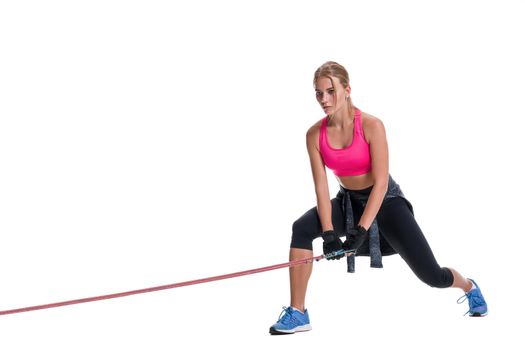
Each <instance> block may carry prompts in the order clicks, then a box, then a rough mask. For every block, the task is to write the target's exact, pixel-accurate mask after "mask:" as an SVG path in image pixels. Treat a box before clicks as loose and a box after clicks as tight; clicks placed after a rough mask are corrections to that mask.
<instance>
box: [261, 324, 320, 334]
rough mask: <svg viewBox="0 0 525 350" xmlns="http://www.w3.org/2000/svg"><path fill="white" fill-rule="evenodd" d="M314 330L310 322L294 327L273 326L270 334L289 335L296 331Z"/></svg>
mask: <svg viewBox="0 0 525 350" xmlns="http://www.w3.org/2000/svg"><path fill="white" fill-rule="evenodd" d="M311 330H312V326H310V325H309V324H307V325H304V326H298V327H295V328H294V329H290V330H288V329H282V330H280V329H275V328H273V327H271V328H270V334H271V335H288V334H294V333H296V332H307V331H311Z"/></svg>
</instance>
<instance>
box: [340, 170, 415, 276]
mask: <svg viewBox="0 0 525 350" xmlns="http://www.w3.org/2000/svg"><path fill="white" fill-rule="evenodd" d="M372 188H373V186H372V187H369V188H366V189H364V190H348V189H346V188H344V187H342V186H340V188H339V192H338V193H337V198H340V199H342V206H343V208H342V209H343V214H344V217H345V234H347V233H348V232H349V231H350V230H351V229H352V228H354V227H355V225H356V224H355V222H356V221H355V220H358V217H357V216H358V215H357V213H356V212H357V211H359V212H360V213H361V215H362V213H363V211H364V208H365V206H366V203H367V201H368V197H369V196H370V192H371V191H372ZM394 197H401V198H403V199H404V200H405V201H406V202H407V204H408V206H409V208H410V211H411V212H412V214H414V211H413V208H412V205H411V204H410V202H409V201H408V200H407V199H406V198H405V195H404V194H403V192H402V191H401V188H400V187H399V185H398V184H397V183H396V182H395V181H394V179H392V176H390V175H389V176H388V189H387V192H386V194H385V197H384V199H383V201H385V200H387V199H389V198H394ZM356 206H359V210H355V208H356ZM368 232H369V235H368V239H366V240H365V242H364V243H363V245H362V246H361V247H359V249H357V252H356V254H355V255H356V256H360V255H364V256H370V267H378V268H381V267H383V263H382V256H383V255H392V254H396V251H395V250H394V249H393V248H392V247H391V246H390V244H388V242H387V241H386V240H385V239H384V237H383V236H382V235H381V228H380V227H378V225H377V220H376V218H374V221H373V222H372V225H370V228H369V229H368ZM347 264H348V272H355V256H354V255H352V256H349V257H347Z"/></svg>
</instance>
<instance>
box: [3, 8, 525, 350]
mask: <svg viewBox="0 0 525 350" xmlns="http://www.w3.org/2000/svg"><path fill="white" fill-rule="evenodd" d="M520 3H521V2H520V1H439V2H438V1H435V2H428V1H427V2H422V1H395V2H394V1H390V2H389V1H366V2H363V1H348V0H345V1H323V2H308V1H297V2H292V1H289V2H284V1H264V2H263V1H261V2H259V3H255V2H248V1H191V2H173V1H107V0H105V1H84V2H80V1H75V2H72V1H45V2H42V1H3V2H2V3H1V5H0V51H1V54H0V247H1V249H2V250H1V254H0V266H1V268H0V283H1V285H0V310H5V309H12V308H18V307H24V306H30V305H36V304H43V303H50V302H56V301H62V300H68V299H76V298H81V297H88V296H94V295H101V294H108V293H115V292H120V291H126V290H131V289H139V288H145V287H151V286H157V285H163V284H169V283H175V282H181V281H186V280H191V279H196V278H202V277H208V276H214V275H220V274H225V273H230V272H236V271H240V270H246V269H251V268H256V267H261V266H266V265H272V264H276V263H281V262H285V261H287V258H288V245H289V240H290V235H291V225H292V223H293V222H294V220H295V219H297V218H298V217H299V216H301V215H302V214H303V213H304V212H305V211H306V210H308V209H310V208H311V207H313V206H314V205H315V194H314V188H313V182H312V179H311V173H310V166H309V163H308V157H307V153H306V148H305V133H306V130H307V129H308V127H309V126H310V125H312V124H313V123H315V122H316V121H317V120H319V119H320V118H322V117H323V111H322V110H321V109H320V108H319V106H318V105H317V102H316V101H315V98H314V90H313V86H312V78H313V73H314V71H315V69H316V68H317V67H318V66H320V65H321V64H322V63H324V62H325V61H328V60H334V61H336V62H339V63H341V64H343V65H344V66H345V67H346V68H347V69H348V71H349V73H350V84H351V87H352V99H353V102H354V104H355V105H356V106H358V107H359V108H361V109H362V110H363V111H365V112H367V113H370V114H372V115H375V116H376V117H378V118H380V119H381V120H382V121H383V123H384V125H385V127H386V130H387V138H388V142H389V150H390V173H391V174H392V176H393V177H394V179H395V180H396V181H397V182H398V183H399V184H400V186H401V188H402V189H403V191H404V193H405V195H406V196H407V198H408V199H409V200H410V201H411V202H412V204H413V205H414V210H415V215H416V219H417V220H418V223H419V224H420V226H421V228H422V229H423V231H424V233H425V235H426V236H427V239H428V240H429V242H430V245H431V247H432V249H433V250H434V253H435V255H436V257H437V259H438V261H439V262H440V263H441V264H442V265H443V266H452V267H455V268H456V269H458V270H459V271H460V272H462V273H464V274H465V275H466V276H468V277H472V278H474V279H475V280H476V281H477V282H478V283H479V284H480V286H481V287H482V290H483V292H484V294H485V296H486V298H487V300H488V302H489V307H490V315H489V316H488V317H486V318H484V319H470V318H468V317H462V314H463V313H464V312H465V311H466V309H467V305H466V304H462V305H457V304H456V299H457V298H458V297H459V296H461V294H462V293H461V291H459V290H453V289H447V290H440V289H435V288H430V287H428V286H427V285H425V284H423V283H421V282H420V281H419V280H418V279H417V278H416V277H415V276H414V275H413V274H412V272H411V271H410V269H409V268H408V267H407V266H406V264H404V262H403V261H402V260H401V259H400V258H399V256H392V257H385V259H384V265H385V267H384V269H370V268H369V267H368V264H369V260H368V258H359V259H358V260H357V272H356V273H355V274H353V275H350V274H347V273H346V272H345V269H346V266H345V264H344V263H343V262H331V261H330V262H328V261H322V262H319V263H315V267H314V273H313V276H312V279H311V283H310V285H309V290H308V297H307V307H308V308H309V312H310V316H311V319H312V326H313V331H312V332H308V333H304V334H298V335H294V336H291V337H270V336H269V335H268V333H267V332H268V328H269V326H270V325H271V324H272V323H273V322H275V321H276V319H277V317H278V315H279V312H280V310H281V309H280V308H281V306H284V305H288V303H289V299H288V272H287V270H286V269H282V270H277V271H272V272H266V273H263V274H257V275H250V276H246V277H241V278H236V279H231V280H225V281H219V282H213V283H207V284H200V285H195V286H190V287H184V288H178V289H172V290H168V291H163V292H156V293H150V294H143V295H139V296H132V297H127V298H121V299H113V300H109V301H102V302H96V303H88V304H81V305H75V306H68V307H63V308H56V309H49V310H42V311H36V312H31V313H22V314H17V315H9V316H0V329H1V331H0V333H1V335H0V348H2V349H44V348H68V349H178V348H191V349H194V348H202V347H204V346H209V347H220V348H222V347H235V348H238V347H241V346H242V347H247V348H254V349H267V348H269V347H272V348H273V349H289V348H290V347H291V346H293V347H297V348H314V347H321V346H322V347H324V348H327V347H328V348H330V347H337V348H339V347H342V346H345V347H360V346H366V347H367V348H380V347H385V346H387V345H391V346H394V345H395V346H399V347H403V348H405V349H415V348H420V347H424V348H427V349H438V348H442V347H444V346H455V347H458V348H459V347H463V346H469V345H473V346H479V345H482V344H483V345H487V346H488V347H492V346H502V345H503V344H510V343H511V342H514V343H515V342H517V341H518V339H519V338H518V336H519V334H518V325H517V322H518V321H519V320H520V318H521V315H522V314H523V311H524V310H523V306H522V302H521V301H520V298H521V297H520V293H521V288H522V287H523V282H522V270H521V269H519V268H520V267H523V260H521V259H520V257H519V254H520V249H519V244H520V242H522V241H523V238H522V237H523V235H524V234H525V232H523V226H522V225H520V222H519V221H520V217H522V216H523V215H522V212H521V209H522V207H523V205H522V198H523V195H524V191H523V189H522V186H523V176H524V172H523V170H522V163H523V157H522V155H521V152H520V150H523V148H524V142H523V136H522V134H523V132H522V129H521V120H522V119H523V117H524V114H525V113H524V112H525V107H524V105H523V93H524V88H523V84H524V81H525V80H524V78H525V69H524V65H523V62H524V61H525V54H524V53H523V51H522V50H523V32H524V31H525V25H524V24H523V11H522V10H521V6H522V5H521V6H520ZM329 181H330V189H331V195H332V196H335V194H336V191H337V189H338V185H337V182H336V180H335V178H334V177H333V175H332V174H331V173H330V175H329ZM314 247H315V252H316V254H319V253H321V243H320V242H317V241H316V242H315V245H314ZM519 341H521V340H519ZM506 347H507V348H508V347H509V346H508V345H507V346H506Z"/></svg>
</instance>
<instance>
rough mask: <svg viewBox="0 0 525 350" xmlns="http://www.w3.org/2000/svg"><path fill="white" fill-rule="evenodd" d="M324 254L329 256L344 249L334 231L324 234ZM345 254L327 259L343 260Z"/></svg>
mask: <svg viewBox="0 0 525 350" xmlns="http://www.w3.org/2000/svg"><path fill="white" fill-rule="evenodd" d="M322 237H323V253H324V254H325V255H329V254H331V253H335V252H337V251H338V250H341V249H343V242H341V239H340V238H339V237H338V236H337V235H336V234H335V232H334V231H333V230H330V231H325V232H323V236H322ZM343 256H344V254H337V255H335V256H330V257H327V259H328V260H334V259H337V260H339V259H341V258H342V257H343Z"/></svg>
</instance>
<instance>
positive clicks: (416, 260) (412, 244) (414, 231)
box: [377, 197, 450, 286]
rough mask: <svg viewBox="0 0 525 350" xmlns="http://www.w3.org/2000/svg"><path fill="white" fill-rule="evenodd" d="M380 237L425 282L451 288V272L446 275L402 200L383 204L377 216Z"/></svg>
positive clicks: (388, 201) (392, 200) (397, 199)
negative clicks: (447, 285) (381, 236)
mask: <svg viewBox="0 0 525 350" xmlns="http://www.w3.org/2000/svg"><path fill="white" fill-rule="evenodd" d="M377 223H378V225H379V228H380V230H381V234H382V235H383V236H384V238H385V239H386V240H387V241H388V243H389V244H390V245H391V246H392V248H394V250H395V251H396V252H397V253H399V255H400V256H401V257H402V258H403V260H405V261H406V263H407V264H408V265H409V266H410V268H411V269H412V271H414V273H415V274H416V275H417V276H418V277H419V278H420V279H421V280H423V281H424V282H426V283H428V284H430V285H435V286H441V285H443V284H445V285H446V284H448V283H449V281H448V280H449V279H450V276H448V274H449V271H443V269H442V268H441V267H440V266H439V264H438V263H437V261H436V258H435V257H434V253H433V252H432V249H431V248H430V246H429V244H428V242H427V240H426V238H425V236H424V235H423V232H422V231H421V228H420V227H419V225H418V224H417V222H416V220H415V218H414V215H413V214H412V212H411V211H410V209H409V207H408V204H407V203H406V202H405V200H404V199H403V198H401V197H396V198H392V199H389V200H387V201H385V203H383V206H382V208H381V210H380V211H379V213H378V215H377Z"/></svg>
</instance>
